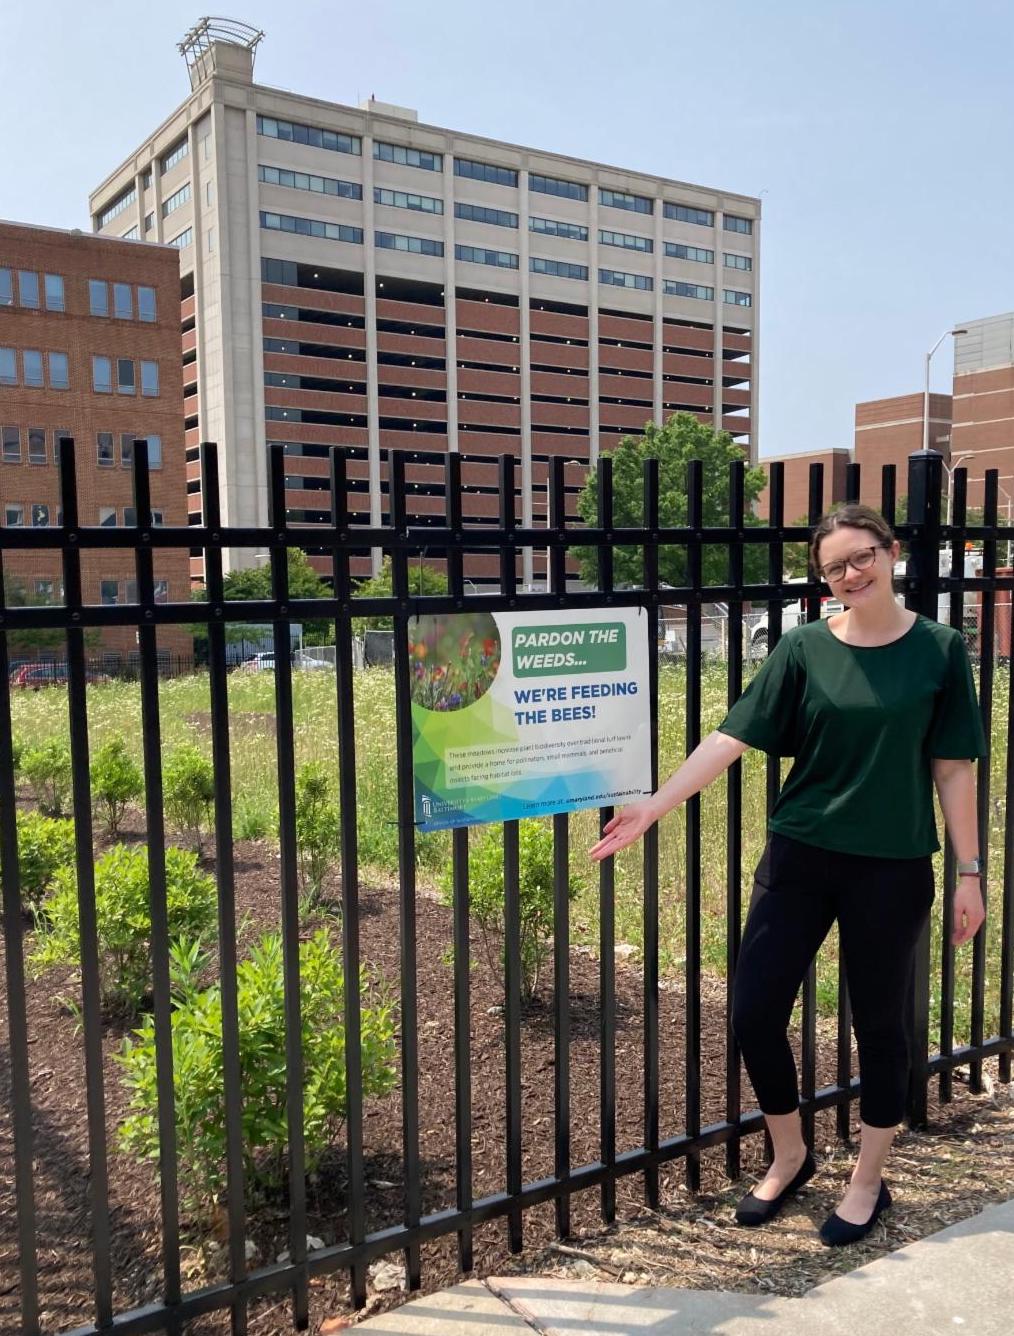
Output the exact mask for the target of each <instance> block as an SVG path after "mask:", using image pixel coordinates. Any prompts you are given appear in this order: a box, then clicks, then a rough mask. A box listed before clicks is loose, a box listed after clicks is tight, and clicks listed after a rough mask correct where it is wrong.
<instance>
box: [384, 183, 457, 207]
mask: <svg viewBox="0 0 1014 1336" xmlns="http://www.w3.org/2000/svg"><path fill="white" fill-rule="evenodd" d="M373 202H374V204H387V205H389V206H390V207H391V208H394V209H415V211H416V212H417V213H443V211H444V201H443V200H442V199H436V198H434V196H432V195H413V194H410V193H409V192H408V191H406V190H385V189H383V188H382V187H381V186H374V188H373Z"/></svg>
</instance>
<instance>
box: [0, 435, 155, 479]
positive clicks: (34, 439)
mask: <svg viewBox="0 0 1014 1336" xmlns="http://www.w3.org/2000/svg"><path fill="white" fill-rule="evenodd" d="M51 434H52V441H53V462H54V463H55V462H56V446H57V442H58V441H59V440H60V439H61V438H62V437H64V436H69V435H70V434H71V433H70V429H69V428H67V427H56V428H55V429H54V430H53V432H52V433H51ZM49 436H50V433H49V432H47V430H46V428H45V427H28V428H26V430H25V438H26V444H27V451H26V454H25V455H24V456H22V450H21V446H22V436H21V428H20V427H12V426H6V427H2V428H0V437H2V446H0V451H2V453H0V458H2V460H3V462H4V463H5V464H20V463H21V461H22V458H23V457H24V458H26V459H27V461H28V463H29V464H48V463H49V459H50V455H49ZM136 438H137V433H136V432H133V431H123V432H120V437H119V444H120V450H119V457H120V466H121V467H122V468H125V469H129V468H133V466H134V441H135V439H136ZM144 439H146V440H147V442H148V467H149V468H152V469H160V468H161V467H162V438H161V436H150V435H149V436H147V437H145V438H144ZM95 456H96V457H95V462H96V463H97V464H98V466H99V467H100V468H114V467H115V465H116V435H115V433H113V432H111V431H100V432H98V433H97V434H96V437H95Z"/></svg>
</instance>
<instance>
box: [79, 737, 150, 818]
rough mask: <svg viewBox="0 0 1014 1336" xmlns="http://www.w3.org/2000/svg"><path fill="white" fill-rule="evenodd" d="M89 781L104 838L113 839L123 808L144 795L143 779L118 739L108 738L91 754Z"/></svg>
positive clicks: (120, 739) (124, 746)
mask: <svg viewBox="0 0 1014 1336" xmlns="http://www.w3.org/2000/svg"><path fill="white" fill-rule="evenodd" d="M91 781H92V801H93V802H94V803H95V804H96V806H98V807H99V808H100V809H101V810H102V812H103V815H104V817H105V826H106V832H107V834H109V835H112V836H114V837H115V836H116V835H118V834H119V830H120V822H121V821H122V820H123V813H124V811H125V810H126V807H127V804H128V803H131V802H134V801H136V799H138V798H140V796H141V794H142V793H143V792H144V777H143V776H142V774H141V771H140V769H139V768H138V766H137V765H136V764H135V762H134V761H133V760H132V759H131V758H130V756H129V755H128V753H127V744H126V743H125V742H124V741H123V739H122V738H111V739H110V740H109V741H108V742H107V743H105V745H104V746H102V747H100V748H99V749H98V751H97V752H96V753H95V755H94V757H93V758H92V763H91Z"/></svg>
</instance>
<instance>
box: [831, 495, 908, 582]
mask: <svg viewBox="0 0 1014 1336" xmlns="http://www.w3.org/2000/svg"><path fill="white" fill-rule="evenodd" d="M835 529H865V530H866V532H867V533H868V534H870V535H871V537H873V538H874V539H876V546H877V547H886V548H889V547H890V546H891V544H892V543H893V542H894V530H893V529H892V528H891V526H890V525H889V524H888V522H887V521H886V520H885V519H884V517H883V515H881V513H880V511H879V510H874V509H873V507H872V506H861V505H859V504H858V503H856V502H849V503H848V504H847V505H844V506H839V507H838V509H837V510H829V511H828V512H827V514H826V515H825V516H824V517H823V519H822V520H821V521H820V523H819V524H818V525H817V527H816V528H815V529H814V531H813V536H812V538H811V539H810V564H811V565H812V567H813V569H814V570H815V571H819V570H820V545H821V543H822V542H823V541H824V539H825V538H826V537H827V536H828V534H829V533H833V532H834V531H835Z"/></svg>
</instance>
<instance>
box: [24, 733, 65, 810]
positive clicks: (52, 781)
mask: <svg viewBox="0 0 1014 1336" xmlns="http://www.w3.org/2000/svg"><path fill="white" fill-rule="evenodd" d="M21 773H22V774H23V775H24V777H25V779H27V780H28V783H29V784H30V785H31V788H32V794H33V796H34V798H35V801H36V802H37V803H38V805H39V811H40V812H45V813H46V815H47V816H63V814H64V812H65V811H66V808H67V803H68V800H69V798H70V790H71V763H70V748H69V747H68V746H67V744H66V743H64V742H60V741H59V740H58V739H57V738H50V739H49V740H48V741H47V742H42V743H40V744H39V746H37V747H28V748H26V750H25V751H24V752H23V753H22V756H21Z"/></svg>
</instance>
